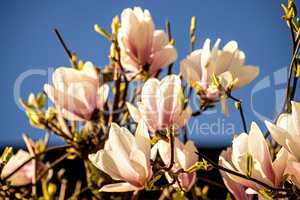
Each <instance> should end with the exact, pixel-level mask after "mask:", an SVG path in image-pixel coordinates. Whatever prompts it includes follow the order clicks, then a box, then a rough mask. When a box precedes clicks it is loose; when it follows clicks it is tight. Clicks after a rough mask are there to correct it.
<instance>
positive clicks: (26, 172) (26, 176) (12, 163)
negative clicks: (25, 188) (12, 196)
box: [1, 150, 45, 186]
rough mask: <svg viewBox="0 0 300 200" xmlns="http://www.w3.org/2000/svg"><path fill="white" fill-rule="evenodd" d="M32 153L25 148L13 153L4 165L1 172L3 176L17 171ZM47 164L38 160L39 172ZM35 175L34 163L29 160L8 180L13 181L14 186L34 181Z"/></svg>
mask: <svg viewBox="0 0 300 200" xmlns="http://www.w3.org/2000/svg"><path fill="white" fill-rule="evenodd" d="M30 157H31V156H30V154H29V153H28V152H26V151H24V150H19V151H18V152H17V153H16V155H13V156H12V157H11V158H10V159H9V161H8V162H7V164H6V165H5V166H4V168H3V170H2V172H1V178H4V177H6V176H8V175H9V174H10V173H12V172H13V171H15V170H16V169H17V168H18V167H20V166H21V165H22V164H23V163H24V162H26V161H27V160H29V159H30ZM44 167H45V165H44V164H43V163H42V162H38V165H37V172H38V173H39V172H41V171H42V170H43V169H44ZM33 176H34V165H33V163H32V162H28V163H27V164H26V165H24V166H23V167H22V168H21V169H19V170H18V171H17V172H15V173H14V174H13V175H12V176H11V177H10V178H8V181H10V182H11V184H12V185H14V186H21V185H26V184H30V183H32V180H33Z"/></svg>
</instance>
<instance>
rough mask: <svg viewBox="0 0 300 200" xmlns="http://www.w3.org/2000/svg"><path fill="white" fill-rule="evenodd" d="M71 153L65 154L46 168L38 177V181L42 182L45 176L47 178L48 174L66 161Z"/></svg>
mask: <svg viewBox="0 0 300 200" xmlns="http://www.w3.org/2000/svg"><path fill="white" fill-rule="evenodd" d="M70 154H71V153H69V152H68V153H65V154H63V155H62V156H60V157H59V158H57V159H56V160H55V161H53V162H52V163H51V164H50V165H49V166H48V167H46V168H45V169H44V170H43V171H42V172H41V173H40V174H39V176H38V177H37V180H40V179H41V178H42V177H43V176H45V175H46V174H47V172H48V171H49V170H50V169H52V168H53V167H54V166H55V165H57V164H59V163H60V162H62V161H63V160H65V159H66V158H67V157H68V156H69V155H70Z"/></svg>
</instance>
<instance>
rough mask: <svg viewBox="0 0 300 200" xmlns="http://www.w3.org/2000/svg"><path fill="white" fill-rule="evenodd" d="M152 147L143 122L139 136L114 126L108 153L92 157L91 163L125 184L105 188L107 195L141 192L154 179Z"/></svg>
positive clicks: (99, 152)
mask: <svg viewBox="0 0 300 200" xmlns="http://www.w3.org/2000/svg"><path fill="white" fill-rule="evenodd" d="M150 155H151V144H150V138H149V135H148V130H147V127H146V125H145V123H144V122H143V121H141V122H140V123H139V124H138V127H137V130H136V133H135V136H134V135H132V134H131V133H130V132H129V130H127V129H126V128H120V127H119V126H118V125H117V124H115V123H112V124H111V128H110V131H109V137H108V140H107V142H106V144H105V147H104V149H102V150H100V151H98V152H97V153H95V154H90V155H89V159H90V161H91V162H92V163H93V164H94V165H95V166H96V167H97V168H99V169H100V170H102V171H104V172H105V173H107V174H108V175H110V176H111V178H112V179H114V180H120V181H125V182H120V183H114V184H109V185H105V186H103V187H102V188H101V189H100V191H103V192H126V191H133V190H141V189H143V188H144V186H145V185H146V183H147V182H148V181H149V180H150V178H151V177H152V167H151V165H150Z"/></svg>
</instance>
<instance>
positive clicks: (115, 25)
mask: <svg viewBox="0 0 300 200" xmlns="http://www.w3.org/2000/svg"><path fill="white" fill-rule="evenodd" d="M119 28H120V19H119V16H115V17H114V18H113V21H112V23H111V30H112V33H113V34H117V33H118V31H119Z"/></svg>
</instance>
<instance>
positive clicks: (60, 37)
mask: <svg viewBox="0 0 300 200" xmlns="http://www.w3.org/2000/svg"><path fill="white" fill-rule="evenodd" d="M54 32H55V34H56V36H57V38H58V40H59V42H60V44H61V46H62V47H63V48H64V50H65V52H66V53H67V55H68V57H69V59H72V53H71V51H70V50H69V48H68V47H67V45H66V43H65V42H64V40H63V38H62V36H61V34H60V33H59V31H58V29H56V28H55V29H54Z"/></svg>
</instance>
